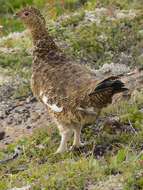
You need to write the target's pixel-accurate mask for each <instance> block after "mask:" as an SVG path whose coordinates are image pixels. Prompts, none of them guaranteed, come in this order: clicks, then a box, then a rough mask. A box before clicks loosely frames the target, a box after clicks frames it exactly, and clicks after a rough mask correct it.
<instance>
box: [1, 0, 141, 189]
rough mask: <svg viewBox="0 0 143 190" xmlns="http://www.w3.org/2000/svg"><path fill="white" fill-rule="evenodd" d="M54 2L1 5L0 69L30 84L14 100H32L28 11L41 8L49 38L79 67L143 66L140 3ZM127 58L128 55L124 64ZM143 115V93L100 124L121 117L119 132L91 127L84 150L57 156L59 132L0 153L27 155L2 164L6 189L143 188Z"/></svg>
mask: <svg viewBox="0 0 143 190" xmlns="http://www.w3.org/2000/svg"><path fill="white" fill-rule="evenodd" d="M50 2H51V1H50V0H48V1H44V0H43V1H40V0H28V1H27V0H22V1H20V0H13V1H12V0H8V1H4V0H3V1H0V5H2V6H1V7H0V11H1V15H2V17H1V18H0V25H2V26H4V28H3V31H2V32H0V36H1V38H0V67H2V68H4V69H7V70H8V71H9V72H10V73H11V74H12V75H13V76H15V75H18V76H20V77H21V78H22V79H24V81H25V82H24V83H23V84H22V85H21V87H19V88H18V89H17V91H16V92H15V94H14V96H15V97H19V96H25V95H26V94H28V93H29V91H30V89H29V79H30V75H31V69H30V68H31V53H30V52H31V47H32V45H31V39H30V37H29V34H28V33H27V32H23V33H21V32H22V31H23V30H24V27H23V25H22V24H21V23H20V22H19V21H18V20H15V19H14V18H13V16H12V15H13V14H14V12H15V11H16V10H17V9H19V8H20V7H22V6H25V4H32V5H33V4H34V5H36V6H38V7H40V8H41V9H42V10H43V13H44V15H45V16H46V21H47V26H48V29H49V32H50V34H51V35H52V36H53V37H54V38H55V40H56V41H57V43H59V44H60V45H61V48H63V50H64V51H65V53H67V54H69V55H70V56H71V57H72V58H73V59H75V60H78V61H79V62H80V63H85V64H88V65H90V66H91V67H93V68H99V67H100V66H101V65H103V64H105V63H112V62H114V63H123V64H126V65H128V66H129V67H132V68H133V67H135V66H137V67H142V66H143V54H142V49H143V28H142V27H143V14H142V7H141V3H142V1H141V0H134V1H133V0H130V1H129V0H117V1H116V0H96V1H95V0H65V1H58V0H57V1H56V0H55V1H52V2H54V4H50ZM63 2H64V3H63ZM116 8H118V9H116ZM115 10H116V11H117V12H116V11H115ZM130 10H131V11H130ZM12 32H18V33H14V34H13V33H12ZM7 35H8V36H7ZM65 47H66V48H65ZM67 47H68V48H67ZM122 55H125V56H126V58H124V59H123V60H122ZM142 109H143V90H141V89H140V91H138V92H137V94H136V96H135V97H132V98H131V99H130V100H129V101H126V102H119V103H116V104H115V105H110V106H109V107H108V108H106V109H105V110H103V112H102V114H101V118H106V117H108V116H112V115H114V116H117V117H118V119H119V122H118V125H117V126H116V125H115V128H114V127H113V126H110V125H108V124H106V122H105V123H104V122H101V123H99V124H97V125H96V126H92V127H85V128H84V129H83V139H84V140H85V141H87V142H89V145H88V146H87V147H86V148H85V149H83V150H79V151H74V152H69V153H65V154H64V155H54V154H53V153H54V151H55V150H56V148H57V147H58V144H59V140H60V137H59V135H58V131H57V129H56V128H55V126H53V125H50V126H47V128H46V129H40V130H37V131H36V132H35V133H34V134H33V135H32V137H27V138H23V139H21V140H20V141H18V142H16V143H15V144H10V145H9V146H8V148H7V149H6V150H0V159H4V158H5V155H7V154H10V153H12V152H13V150H14V148H15V147H17V146H20V147H21V148H22V152H23V154H22V155H20V156H19V158H17V159H15V160H14V161H11V162H9V163H7V164H1V165H0V190H7V189H10V188H13V187H22V186H26V185H30V186H31V189H33V190H40V189H45V190H52V189H53V190H56V189H60V190H66V189H67V190H71V189H74V190H82V189H88V188H89V189H91V190H103V189H106V188H107V190H110V189H111V181H113V182H114V181H115V182H114V183H115V184H114V185H115V187H114V189H117V188H116V187H118V185H121V187H122V189H124V190H141V189H143V151H142V150H143V111H142ZM98 128H99V130H98ZM100 129H101V130H100ZM100 152H101V155H100ZM111 179H112V180H111ZM102 187H103V188H102Z"/></svg>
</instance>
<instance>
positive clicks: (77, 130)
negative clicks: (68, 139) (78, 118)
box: [73, 126, 85, 147]
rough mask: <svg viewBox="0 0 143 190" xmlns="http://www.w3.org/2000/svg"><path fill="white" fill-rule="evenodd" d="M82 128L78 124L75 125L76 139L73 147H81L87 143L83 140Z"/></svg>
mask: <svg viewBox="0 0 143 190" xmlns="http://www.w3.org/2000/svg"><path fill="white" fill-rule="evenodd" d="M81 129H82V126H80V127H79V126H76V127H74V141H73V147H81V146H84V145H85V144H84V143H82V142H81V140H80V135H81Z"/></svg>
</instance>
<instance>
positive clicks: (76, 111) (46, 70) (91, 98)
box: [16, 7, 126, 153]
mask: <svg viewBox="0 0 143 190" xmlns="http://www.w3.org/2000/svg"><path fill="white" fill-rule="evenodd" d="M16 15H17V16H18V17H20V19H21V20H22V21H23V23H24V24H25V25H26V27H27V28H28V29H29V30H30V32H31V35H32V39H33V44H34V50H33V65H32V79H31V87H32V91H33V94H34V95H35V97H37V99H38V100H39V101H41V102H43V103H44V104H45V105H46V106H47V108H48V111H49V114H50V115H51V117H52V118H53V120H54V121H55V122H56V124H57V126H58V129H59V132H60V135H61V143H60V146H59V148H58V150H57V153H61V152H64V151H66V150H67V142H68V141H69V139H70V137H71V135H72V132H74V141H73V146H76V147H79V146H83V144H82V143H81V141H80V133H81V129H82V127H83V126H84V125H86V124H92V123H95V121H96V118H97V116H98V114H99V113H100V111H101V109H102V108H103V107H105V106H107V105H108V104H110V103H111V102H112V97H113V95H114V94H116V93H120V92H122V91H125V90H126V88H124V84H123V83H122V82H121V81H120V80H119V79H118V77H115V76H111V77H109V78H106V79H104V80H102V81H98V80H97V77H96V76H95V74H93V72H91V71H90V70H88V69H87V68H86V67H85V66H83V65H79V64H75V63H73V62H71V61H70V60H69V59H68V58H67V57H66V56H65V54H64V53H63V52H62V51H61V50H60V48H59V47H58V46H57V45H56V44H55V42H54V41H53V39H52V37H51V36H50V35H49V33H48V31H47V29H46V26H45V25H46V23H45V19H44V17H43V16H42V15H41V13H40V11H39V10H38V9H36V8H34V7H25V8H24V9H22V10H20V11H19V12H18V13H17V14H16Z"/></svg>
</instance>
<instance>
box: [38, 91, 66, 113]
mask: <svg viewBox="0 0 143 190" xmlns="http://www.w3.org/2000/svg"><path fill="white" fill-rule="evenodd" d="M40 94H41V95H42V93H40ZM42 100H43V103H44V104H46V105H47V106H48V107H49V108H50V109H51V110H52V111H54V112H62V111H63V107H58V106H57V105H56V104H48V97H47V96H45V95H43V97H42Z"/></svg>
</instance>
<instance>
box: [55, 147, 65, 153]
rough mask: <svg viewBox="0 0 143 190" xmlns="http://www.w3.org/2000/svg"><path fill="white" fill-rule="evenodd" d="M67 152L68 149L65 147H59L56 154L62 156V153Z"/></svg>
mask: <svg viewBox="0 0 143 190" xmlns="http://www.w3.org/2000/svg"><path fill="white" fill-rule="evenodd" d="M67 151H68V149H67V147H66V148H65V147H59V148H58V149H57V151H56V152H55V153H54V154H61V153H64V152H67Z"/></svg>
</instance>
